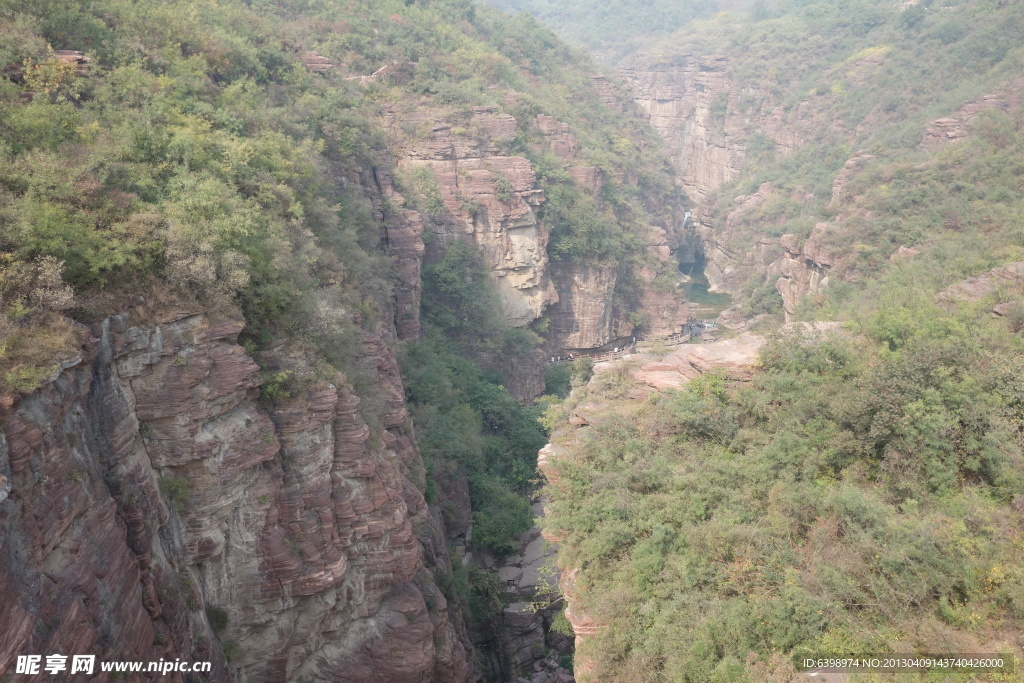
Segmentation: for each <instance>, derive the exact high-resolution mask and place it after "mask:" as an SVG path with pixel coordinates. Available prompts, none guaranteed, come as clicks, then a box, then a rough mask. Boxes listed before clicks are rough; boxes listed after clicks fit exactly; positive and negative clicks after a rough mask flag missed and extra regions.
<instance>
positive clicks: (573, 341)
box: [548, 264, 619, 349]
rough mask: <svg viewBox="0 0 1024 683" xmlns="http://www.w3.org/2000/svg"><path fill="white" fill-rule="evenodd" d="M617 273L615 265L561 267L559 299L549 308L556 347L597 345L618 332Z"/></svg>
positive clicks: (582, 347)
mask: <svg viewBox="0 0 1024 683" xmlns="http://www.w3.org/2000/svg"><path fill="white" fill-rule="evenodd" d="M618 276H619V275H618V268H617V267H615V266H600V265H588V264H581V265H576V264H565V265H563V266H562V267H561V268H560V269H559V272H558V274H557V275H556V283H557V287H558V291H559V292H560V294H559V299H558V302H557V303H556V304H555V305H554V306H552V307H551V308H550V309H549V312H548V315H549V316H550V318H551V328H550V329H551V339H552V340H553V344H554V345H555V346H556V347H558V348H566V349H586V348H595V347H598V346H601V345H602V344H606V343H607V342H608V341H610V340H612V339H614V338H615V337H617V336H618V334H617V330H615V328H614V327H613V323H614V322H615V316H614V310H615V298H614V292H615V285H616V282H617V281H618Z"/></svg>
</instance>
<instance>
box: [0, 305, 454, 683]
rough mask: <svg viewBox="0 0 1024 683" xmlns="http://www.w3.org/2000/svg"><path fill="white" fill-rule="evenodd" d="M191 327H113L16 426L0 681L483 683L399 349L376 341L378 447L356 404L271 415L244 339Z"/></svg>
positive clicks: (304, 405) (205, 324)
mask: <svg viewBox="0 0 1024 683" xmlns="http://www.w3.org/2000/svg"><path fill="white" fill-rule="evenodd" d="M175 317H176V319H174V320H170V321H167V322H165V323H163V324H160V325H155V326H138V327H132V326H129V318H128V314H121V315H118V316H114V317H113V318H110V319H108V320H107V321H106V322H104V323H103V325H101V326H99V327H98V328H96V330H94V338H93V339H92V340H91V341H90V342H89V343H88V344H87V346H86V348H85V349H84V352H83V356H82V358H81V362H79V363H78V364H77V365H75V366H74V367H71V368H69V369H66V370H64V371H63V372H61V373H60V374H59V375H58V376H57V378H56V380H54V381H53V382H51V383H49V384H47V385H46V386H44V387H43V388H42V389H40V390H38V391H36V392H34V393H33V394H30V395H29V396H27V397H25V398H23V399H22V400H21V401H20V402H19V403H17V404H16V405H14V406H13V407H12V408H11V409H10V410H8V411H7V413H6V414H4V415H3V418H2V424H0V427H2V433H3V437H2V439H0V476H3V477H6V480H5V481H6V482H7V484H9V490H8V487H7V485H6V484H5V485H4V486H3V487H0V491H6V494H5V495H4V497H3V499H2V500H0V520H2V523H3V528H4V533H3V534H2V536H0V544H2V552H0V587H2V589H3V591H4V592H3V595H4V596H5V597H6V598H7V599H5V600H4V601H3V603H2V605H0V674H2V673H3V672H4V671H5V670H8V669H9V668H10V667H11V666H12V662H13V658H14V657H15V656H16V655H17V654H30V653H37V654H43V655H46V654H51V653H54V652H61V653H64V654H76V653H78V654H86V653H88V654H97V655H98V656H99V658H100V659H101V660H111V659H132V660H158V659H160V658H161V657H162V658H164V659H172V660H173V659H174V658H177V657H180V658H182V659H190V660H206V659H213V660H214V661H215V662H216V664H215V670H214V674H213V676H212V680H224V681H226V680H232V679H234V680H246V681H282V680H296V679H298V678H299V677H303V676H304V677H306V678H309V679H312V680H334V681H367V680H387V681H467V680H472V679H473V678H474V674H473V672H472V671H471V667H470V664H469V657H468V656H467V652H466V648H465V646H464V645H463V642H465V634H464V633H462V632H461V631H460V629H461V627H459V626H458V625H457V624H456V622H457V620H455V619H452V618H450V617H449V614H448V610H447V605H446V602H445V599H444V596H443V595H441V593H440V592H439V591H438V590H437V587H436V586H435V585H434V583H433V578H432V576H431V573H430V571H428V564H427V561H425V557H426V558H428V559H429V561H430V562H431V563H432V564H440V565H442V566H443V565H445V564H446V563H447V557H446V556H445V554H444V551H443V550H444V540H443V533H442V532H441V530H440V525H439V522H438V520H437V519H436V518H435V517H434V515H432V514H431V512H430V511H429V510H428V508H427V506H426V504H425V502H424V500H423V496H422V494H421V493H420V491H421V486H422V476H423V474H422V471H423V468H422V462H421V461H420V459H419V452H418V450H417V447H416V445H415V441H414V439H413V435H412V428H411V424H410V422H409V418H408V415H407V413H406V411H405V406H404V401H403V390H402V385H401V378H400V376H399V374H398V367H397V364H396V363H395V360H394V357H393V356H392V355H391V353H390V351H389V349H388V346H387V344H385V343H384V341H383V340H382V339H381V338H380V337H379V336H369V337H367V339H366V341H365V344H364V348H365V352H366V353H367V354H369V357H370V358H372V359H374V360H375V362H376V369H377V372H378V376H379V386H380V387H381V389H382V393H383V396H384V409H383V415H381V416H380V421H381V426H382V431H381V432H380V433H379V434H376V435H374V434H371V429H370V427H369V426H368V425H367V424H366V422H365V421H364V419H363V417H362V415H361V413H360V411H359V406H360V400H359V398H358V397H356V396H355V395H354V393H353V392H352V391H351V389H349V388H348V387H347V386H338V387H335V386H333V385H331V386H325V387H322V388H321V389H319V390H315V391H306V392H303V393H301V394H300V395H298V396H296V397H294V398H292V399H289V400H287V401H286V402H284V403H279V404H277V405H275V406H274V407H273V408H272V409H271V410H270V411H269V412H268V411H267V410H265V409H264V408H263V407H261V405H260V403H259V402H258V398H259V392H260V389H259V386H260V384H261V382H262V380H261V376H260V372H259V368H258V366H257V365H256V363H255V362H253V360H252V359H251V358H249V357H248V356H247V355H246V354H245V352H244V350H243V349H242V348H241V347H240V346H239V345H238V344H237V343H236V339H237V335H238V333H239V331H240V330H241V324H240V323H238V322H235V321H228V322H225V323H219V324H214V323H211V321H210V320H209V319H207V318H206V317H204V316H201V315H191V314H180V315H179V316H175ZM168 482H171V483H172V486H170V487H169V486H168ZM161 483H162V484H161ZM417 484H419V486H418V485H417ZM172 490H173V491H176V492H177V493H176V494H172V493H171V492H172ZM208 606H212V607H217V608H220V609H223V610H225V612H226V613H227V615H228V626H227V629H226V630H225V631H224V633H222V634H220V636H219V638H218V637H217V636H216V635H215V634H214V633H213V632H212V630H211V628H210V625H209V623H208V620H207V617H206V613H205V611H204V608H205V607H208ZM229 641H230V642H233V643H235V644H236V645H237V648H230V647H229V648H228V649H229V650H230V649H237V653H236V654H234V656H233V659H232V661H231V662H227V661H225V659H224V657H223V656H222V655H221V647H220V644H219V643H220V642H225V643H226V642H229ZM170 680H173V677H171V678H170Z"/></svg>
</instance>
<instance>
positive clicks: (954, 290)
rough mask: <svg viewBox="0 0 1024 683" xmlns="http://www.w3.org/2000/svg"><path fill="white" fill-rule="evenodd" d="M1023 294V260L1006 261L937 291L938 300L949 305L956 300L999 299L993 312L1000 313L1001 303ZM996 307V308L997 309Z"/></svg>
mask: <svg viewBox="0 0 1024 683" xmlns="http://www.w3.org/2000/svg"><path fill="white" fill-rule="evenodd" d="M1022 294H1024V261H1018V262H1016V263H1008V264H1006V265H1005V266H999V267H998V268H993V269H992V270H990V271H988V272H987V273H984V274H982V275H978V276H977V277H971V278H967V279H966V280H963V281H961V282H958V283H957V284H955V285H953V286H952V287H949V288H948V289H946V290H945V291H943V292H940V293H939V296H938V299H939V302H941V303H943V304H946V305H949V304H952V303H953V302H956V301H977V300H979V299H983V298H985V297H993V298H996V299H1000V300H1001V301H1000V302H999V303H997V304H996V308H995V309H993V310H994V312H996V313H998V314H1000V315H1002V309H1001V308H1000V307H1001V305H1002V304H1004V303H1006V302H1008V301H1010V300H1011V299H1019V298H1020V297H1021V295H1022ZM997 309H998V310H997Z"/></svg>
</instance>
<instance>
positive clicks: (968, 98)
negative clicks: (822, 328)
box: [546, 2, 1024, 681]
mask: <svg viewBox="0 0 1024 683" xmlns="http://www.w3.org/2000/svg"><path fill="white" fill-rule="evenodd" d="M1020 12H1021V5H1019V4H1016V3H989V2H964V3H948V4H946V5H941V6H940V5H938V4H937V3H933V4H931V5H928V4H926V3H922V4H919V5H910V6H907V7H893V6H891V5H889V4H887V3H789V4H780V5H779V6H777V7H776V8H775V9H774V10H773V12H772V15H771V18H768V19H765V20H762V21H754V20H753V18H752V17H750V16H739V15H721V16H717V17H714V18H711V19H707V20H702V21H695V22H693V23H692V24H690V25H689V26H688V27H687V28H685V29H683V30H682V31H681V32H679V33H677V34H676V35H675V36H673V37H672V38H671V39H669V40H666V41H664V42H663V43H661V44H660V45H658V46H657V47H655V48H652V49H651V50H649V51H648V52H647V53H646V54H641V55H637V56H636V58H635V59H634V60H633V61H631V62H630V64H629V65H628V66H627V67H626V68H624V69H623V75H624V76H625V78H626V79H627V81H628V82H629V83H630V84H631V87H632V88H633V92H634V97H635V99H636V101H637V102H638V104H640V105H641V107H643V108H644V109H645V110H646V111H647V112H648V113H649V116H650V120H651V122H652V124H653V125H654V127H655V128H657V129H658V130H659V132H661V133H662V134H663V137H665V139H666V142H667V143H668V144H669V149H670V153H671V155H672V156H673V160H674V162H675V164H676V166H677V169H678V170H679V173H680V176H679V177H680V181H681V184H682V185H683V187H684V189H685V191H686V192H687V194H688V195H689V196H690V197H691V199H693V200H694V201H696V202H697V203H698V210H697V212H696V219H697V223H698V228H697V229H698V231H699V233H700V237H701V243H702V245H703V255H704V256H705V257H706V258H707V260H708V276H709V279H710V280H711V281H712V283H713V284H715V285H716V286H717V287H719V288H720V289H723V290H726V291H730V292H733V293H735V294H736V296H737V298H738V300H739V302H740V303H741V307H740V309H741V312H742V313H743V314H745V315H746V316H747V317H750V316H755V315H761V314H764V317H762V318H761V319H760V322H759V325H760V329H761V330H763V332H764V334H766V335H770V336H772V337H773V340H772V341H769V343H768V345H767V346H766V347H764V349H763V351H762V354H761V370H760V371H759V372H755V373H751V372H750V371H749V368H747V369H746V371H745V372H743V373H738V372H735V368H733V369H732V370H733V372H730V369H729V368H726V369H725V370H723V371H721V372H719V373H715V372H714V371H713V368H714V365H713V363H711V364H709V363H706V362H704V360H703V359H702V358H697V359H696V360H694V361H692V363H691V365H690V366H688V369H689V371H690V375H699V374H700V372H701V371H706V372H709V373H710V374H705V375H703V376H701V377H699V378H698V379H695V380H692V381H691V382H689V384H687V385H686V386H684V387H682V388H681V389H679V390H677V391H673V390H664V391H661V392H656V393H654V395H650V394H652V389H651V386H650V384H649V383H648V382H646V381H645V380H644V379H643V375H644V374H645V373H648V374H651V375H656V374H657V373H659V372H663V371H664V370H665V368H663V367H662V364H660V363H657V362H655V363H651V364H650V365H649V366H647V367H639V368H638V367H629V366H626V367H619V368H612V369H609V370H607V371H606V372H604V373H602V374H599V375H598V376H597V378H595V380H594V381H592V382H591V384H590V386H588V388H587V389H586V390H585V391H581V392H578V393H577V394H575V395H574V396H573V397H572V398H571V399H570V401H569V402H568V404H567V405H566V406H565V407H564V411H565V412H563V413H561V414H559V413H558V412H557V411H553V412H552V414H550V415H549V417H550V418H552V420H553V422H555V423H556V424H557V425H558V426H557V427H556V431H555V432H554V433H553V441H554V444H555V448H553V449H551V450H552V452H554V453H555V455H553V456H552V457H551V458H550V459H549V460H548V463H547V466H546V467H547V469H548V471H549V473H550V474H549V480H550V483H549V487H548V495H549V496H550V499H551V501H552V502H551V506H550V508H549V511H548V517H547V524H548V526H549V529H548V532H549V534H550V535H551V536H553V537H555V538H558V539H559V543H560V544H561V548H562V553H563V555H562V559H563V563H564V566H566V567H567V574H566V575H565V579H566V585H567V587H568V588H569V589H570V592H571V594H572V596H573V600H572V609H571V610H570V616H571V617H572V619H573V621H574V623H576V624H578V625H580V626H581V631H582V633H583V634H584V636H585V637H584V638H583V641H582V642H583V645H582V646H581V648H580V649H579V650H578V659H577V663H578V665H582V666H583V668H584V670H585V672H589V675H590V677H591V678H590V679H592V680H601V681H605V680H607V681H615V680H623V681H625V680H637V679H641V680H642V679H645V678H647V679H653V680H764V681H767V680H792V679H793V677H794V676H797V675H798V674H796V673H795V671H794V668H793V663H792V661H793V660H792V657H793V656H794V655H803V654H807V653H821V654H826V653H827V654H842V653H854V652H868V651H872V652H890V651H891V652H928V651H932V650H934V649H935V648H938V649H939V651H945V652H966V651H968V650H971V649H976V650H979V651H988V652H1003V653H1006V654H1007V655H1008V656H1014V657H1017V658H1020V656H1021V652H1020V647H1019V637H1020V636H1019V631H1020V627H1019V622H1020V609H1021V606H1020V595H1021V591H1020V586H1021V581H1022V577H1021V576H1020V575H1019V573H1018V572H1016V571H1010V572H1009V573H1007V568H1008V567H1016V566H1018V565H1019V564H1020V561H1021V558H1020V547H1019V544H1018V543H1017V540H1016V531H1015V529H1016V526H1017V525H1018V524H1019V523H1020V514H1021V511H1020V508H1021V500H1024V497H1022V496H1024V484H1022V482H1021V479H1020V476H1019V475H1020V458H1021V454H1022V448H1024V440H1022V436H1021V429H1020V426H1021V419H1022V413H1021V403H1020V392H1021V374H1020V366H1021V362H1022V358H1024V340H1022V337H1021V333H1022V330H1024V324H1022V320H1024V316H1022V311H1024V279H1022V277H1021V273H1022V269H1024V266H1021V262H1022V261H1024V233H1022V232H1021V225H1022V218H1024V184H1022V182H1021V178H1022V170H1024V167H1022V166H1021V164H1020V159H1021V154H1022V151H1024V150H1022V145H1024V111H1022V108H1021V107H1022V97H1021V95H1022V85H1024V84H1022V82H1021V80H1020V74H1021V73H1022V58H1024V53H1022V51H1021V47H1020V46H1021V44H1022V36H1021V30H1022V26H1024V22H1022V17H1021V14H1020ZM734 320H735V319H734ZM790 320H807V321H839V322H840V323H841V324H840V325H839V326H838V327H832V328H831V329H832V330H833V332H832V333H830V334H824V333H822V334H818V333H812V332H811V331H810V329H811V328H809V327H805V326H802V325H801V324H799V323H798V324H797V325H795V326H790V327H788V328H784V329H783V330H782V331H781V332H780V331H779V330H778V328H779V327H780V326H781V325H782V324H783V323H785V322H787V321H790ZM755 329H757V328H755ZM744 375H750V376H749V377H744ZM684 381H685V380H684ZM639 395H645V396H648V398H647V399H646V400H645V401H637V400H636V399H637V396H639ZM581 425H582V427H581ZM577 672H578V673H579V672H580V669H579V668H578V669H577ZM965 676H966V675H965ZM581 678H582V676H581ZM993 679H994V680H997V679H998V676H994V677H993Z"/></svg>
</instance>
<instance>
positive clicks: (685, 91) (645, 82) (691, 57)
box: [620, 53, 801, 201]
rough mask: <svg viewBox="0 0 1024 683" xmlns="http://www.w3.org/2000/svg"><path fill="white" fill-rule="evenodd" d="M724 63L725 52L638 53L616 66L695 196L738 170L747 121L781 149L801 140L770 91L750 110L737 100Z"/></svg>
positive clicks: (750, 129)
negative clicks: (623, 65)
mask: <svg viewBox="0 0 1024 683" xmlns="http://www.w3.org/2000/svg"><path fill="white" fill-rule="evenodd" d="M728 66H729V58H728V57H727V56H725V55H696V54H690V53H687V54H681V55H678V56H676V57H673V58H671V59H665V60H662V59H658V58H655V57H654V56H653V55H642V56H640V57H639V58H638V60H637V63H636V64H635V65H634V66H630V67H627V68H624V69H622V70H621V72H620V73H621V75H622V77H623V78H624V79H625V80H626V82H627V83H628V84H629V86H630V88H631V90H632V93H633V99H634V101H635V102H636V103H637V104H638V105H639V106H640V108H641V109H642V110H643V111H644V112H645V113H646V115H647V116H648V118H649V121H650V124H651V127H652V128H654V130H656V131H658V133H659V134H660V135H661V137H662V138H663V139H664V140H665V141H666V142H667V143H668V153H669V155H670V157H671V159H672V162H673V163H674V164H675V166H676V168H677V169H678V171H679V179H680V181H681V183H682V187H683V190H684V191H685V192H686V194H687V196H689V197H690V198H691V199H693V200H694V201H699V200H700V199H702V198H703V197H704V196H706V195H707V193H708V192H710V191H712V190H714V189H715V188H717V187H719V186H721V185H724V184H725V183H728V182H729V181H731V180H733V179H734V178H736V177H737V176H738V175H739V174H740V172H741V170H742V169H743V166H744V160H745V158H746V146H747V137H748V136H749V134H750V133H751V132H753V130H755V129H754V128H753V127H752V124H753V125H756V130H758V131H760V132H761V133H763V134H765V135H768V136H769V137H770V138H771V139H772V140H773V141H774V142H775V144H776V145H777V147H778V149H779V150H780V151H782V152H787V151H792V150H793V149H795V148H797V147H798V146H800V144H801V140H800V138H799V137H798V136H797V134H796V133H795V132H794V131H795V127H794V126H793V125H792V123H793V122H792V121H791V120H790V119H791V118H792V117H791V116H790V117H787V116H784V115H783V111H782V109H781V108H779V107H777V106H776V105H775V104H774V101H773V99H772V98H771V97H769V96H766V95H764V96H763V97H761V100H762V101H761V102H760V103H759V105H758V106H757V109H754V110H750V109H749V107H741V106H740V98H739V96H738V94H737V93H736V92H735V85H734V83H733V82H732V79H731V78H730V76H729V75H728ZM753 94H754V93H747V95H748V97H749V96H751V95H753ZM756 94H757V95H763V94H761V93H756ZM750 99H753V98H752V97H751V98H750Z"/></svg>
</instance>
